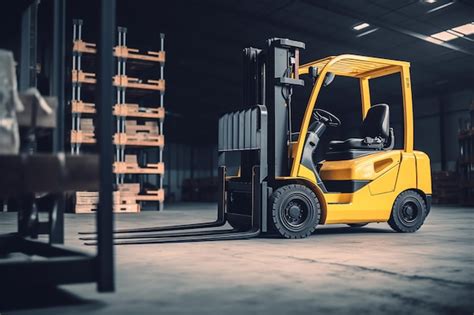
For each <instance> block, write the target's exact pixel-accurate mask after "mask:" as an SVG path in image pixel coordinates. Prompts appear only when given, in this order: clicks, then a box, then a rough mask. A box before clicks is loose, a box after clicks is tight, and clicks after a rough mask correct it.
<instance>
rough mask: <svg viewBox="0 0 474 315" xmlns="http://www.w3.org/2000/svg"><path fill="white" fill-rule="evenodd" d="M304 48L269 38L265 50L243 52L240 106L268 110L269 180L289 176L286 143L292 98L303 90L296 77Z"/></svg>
mask: <svg viewBox="0 0 474 315" xmlns="http://www.w3.org/2000/svg"><path fill="white" fill-rule="evenodd" d="M304 48H305V44H304V43H302V42H297V41H293V40H289V39H283V38H272V39H269V40H268V41H267V47H266V49H265V50H260V49H256V48H252V47H250V48H246V49H244V51H243V59H244V73H243V75H244V78H243V82H244V88H243V106H244V107H251V106H255V105H256V104H261V105H265V106H266V108H267V110H268V177H269V180H270V181H272V180H273V179H275V178H276V177H280V176H288V175H289V173H290V171H289V167H290V166H289V159H288V143H289V140H290V137H291V132H292V130H291V94H292V90H293V86H303V85H304V81H303V80H300V79H299V77H298V70H299V69H298V68H299V50H300V49H304Z"/></svg>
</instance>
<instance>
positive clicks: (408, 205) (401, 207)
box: [388, 190, 428, 233]
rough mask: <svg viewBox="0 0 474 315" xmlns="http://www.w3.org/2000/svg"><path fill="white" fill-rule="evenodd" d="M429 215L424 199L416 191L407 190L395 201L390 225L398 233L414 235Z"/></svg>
mask: <svg viewBox="0 0 474 315" xmlns="http://www.w3.org/2000/svg"><path fill="white" fill-rule="evenodd" d="M427 214H428V210H427V207H426V203H425V200H424V199H423V197H422V196H421V195H420V194H419V193H417V192H416V191H413V190H407V191H404V192H402V193H401V194H400V195H398V197H397V199H395V202H394V203H393V207H392V213H391V214H390V219H389V220H388V225H390V227H391V228H392V229H393V230H394V231H396V232H400V233H413V232H416V231H417V230H418V229H419V228H420V227H421V226H422V225H423V223H424V222H425V218H426V216H427Z"/></svg>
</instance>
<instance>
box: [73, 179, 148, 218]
mask: <svg viewBox="0 0 474 315" xmlns="http://www.w3.org/2000/svg"><path fill="white" fill-rule="evenodd" d="M139 192H140V185H139V184H122V185H119V187H118V190H117V191H114V193H113V197H114V212H140V204H139V203H137V195H138V193H139ZM98 208H99V193H98V192H97V191H78V192H76V208H75V209H76V213H93V212H96V211H97V209H98Z"/></svg>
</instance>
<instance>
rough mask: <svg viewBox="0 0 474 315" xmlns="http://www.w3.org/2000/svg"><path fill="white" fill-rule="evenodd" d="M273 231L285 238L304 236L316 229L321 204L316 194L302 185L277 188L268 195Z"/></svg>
mask: <svg viewBox="0 0 474 315" xmlns="http://www.w3.org/2000/svg"><path fill="white" fill-rule="evenodd" d="M270 210H271V216H272V221H273V226H274V228H275V231H276V232H278V233H279V234H280V235H281V236H283V237H285V238H305V237H308V236H309V235H311V233H313V232H314V230H315V229H316V226H317V225H318V223H319V218H320V216H321V205H320V203H319V200H318V197H317V196H316V194H315V193H314V192H313V191H312V190H311V189H309V188H308V187H306V186H304V185H299V184H291V185H286V186H283V187H280V188H278V189H277V190H275V191H274V193H273V194H272V196H271V197H270Z"/></svg>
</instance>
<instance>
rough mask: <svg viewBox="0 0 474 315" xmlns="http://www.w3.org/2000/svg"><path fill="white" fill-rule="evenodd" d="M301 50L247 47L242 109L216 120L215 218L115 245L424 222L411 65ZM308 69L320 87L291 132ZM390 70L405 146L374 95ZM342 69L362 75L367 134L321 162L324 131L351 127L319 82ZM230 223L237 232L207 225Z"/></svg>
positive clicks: (424, 188)
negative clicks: (398, 144) (324, 104)
mask: <svg viewBox="0 0 474 315" xmlns="http://www.w3.org/2000/svg"><path fill="white" fill-rule="evenodd" d="M304 47H305V45H304V43H301V42H297V41H293V40H289V39H282V38H274V39H269V40H268V41H267V45H266V47H265V49H262V50H261V49H256V48H247V49H245V50H244V53H243V55H244V93H243V94H244V104H243V105H244V109H242V110H239V111H235V112H231V113H225V114H224V115H222V116H221V118H220V119H219V140H218V142H219V143H218V153H219V158H218V164H219V172H218V174H219V200H218V215H217V220H216V221H214V222H207V223H198V224H188V225H179V226H164V227H151V228H144V229H143V228H142V229H125V230H117V231H116V235H115V239H116V240H115V242H116V244H146V243H167V242H189V241H214V240H229V239H244V238H251V237H256V236H258V235H260V234H261V233H276V234H278V235H280V236H282V237H285V238H304V237H307V236H309V235H310V234H311V233H312V232H314V230H315V229H316V227H317V226H318V225H323V224H348V225H349V226H352V227H360V226H363V225H366V224H368V223H371V222H388V224H389V225H390V227H391V228H392V229H394V230H395V231H397V232H415V231H416V230H418V229H419V228H420V227H421V226H422V224H423V222H424V220H425V218H426V216H427V215H428V213H429V211H430V206H431V175H430V174H431V172H430V161H429V158H428V156H427V155H426V154H425V153H423V152H419V151H415V150H413V107H412V93H411V83H410V72H409V68H410V64H409V63H408V62H403V61H396V60H388V59H381V58H372V57H364V56H358V55H340V56H331V57H327V58H324V59H321V60H317V61H314V62H310V63H307V64H304V65H300V64H299V59H300V58H299V54H300V50H302V49H304ZM304 75H308V76H310V77H311V78H312V81H313V87H312V91H311V94H310V97H309V100H308V103H307V105H306V111H305V114H304V117H303V120H302V123H301V126H300V128H299V132H295V133H294V132H292V130H291V111H292V109H291V107H292V104H291V101H292V97H291V96H292V94H293V88H295V87H297V86H302V85H304V81H303V80H302V79H301V76H304ZM388 75H399V76H400V80H401V88H402V94H403V104H402V105H403V120H404V124H403V148H402V149H396V150H395V149H394V143H395V138H394V132H393V129H392V128H391V127H390V106H389V105H387V104H371V99H370V82H371V81H373V80H376V79H378V78H381V77H384V76H388ZM338 76H343V77H349V78H353V79H355V80H358V81H359V86H360V94H361V103H362V117H360V121H361V133H362V137H361V138H349V139H346V140H342V141H341V140H333V141H331V142H330V143H329V150H328V151H327V152H325V160H322V161H316V160H315V158H314V157H315V152H316V151H317V150H320V148H319V146H318V145H319V142H320V139H321V137H322V135H323V134H324V132H325V131H326V129H327V128H337V127H341V128H344V124H342V123H341V120H340V119H339V118H338V117H336V116H335V115H334V114H332V113H330V112H328V111H326V110H322V109H319V108H318V107H317V102H318V95H319V94H320V91H321V89H323V88H324V87H325V86H327V85H329V84H330V83H331V82H332V81H333V80H334V78H335V77H338ZM226 223H229V224H230V226H231V227H232V229H231V230H228V229H227V230H226V229H213V230H206V229H205V228H215V227H220V226H224V225H225V224H226ZM195 229H198V230H195ZM177 230H178V231H179V232H172V233H170V232H166V231H177ZM183 230H191V231H183ZM193 230H194V231H193ZM83 239H84V240H89V241H90V240H94V237H84V238H83ZM89 244H93V243H89Z"/></svg>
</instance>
